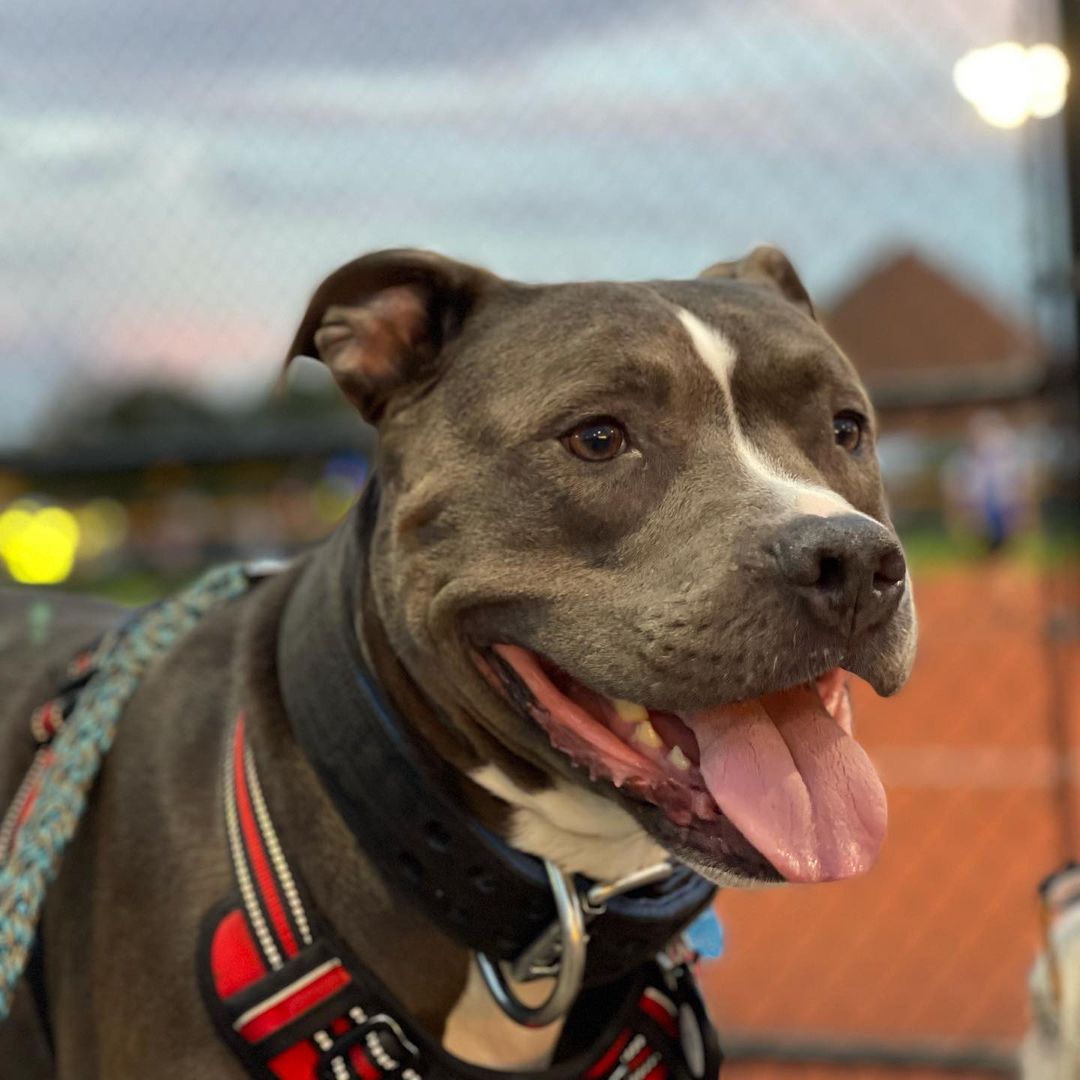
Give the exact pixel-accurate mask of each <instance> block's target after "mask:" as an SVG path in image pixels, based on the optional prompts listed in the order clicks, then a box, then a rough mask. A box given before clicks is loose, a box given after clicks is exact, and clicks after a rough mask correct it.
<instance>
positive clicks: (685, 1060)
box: [198, 715, 719, 1080]
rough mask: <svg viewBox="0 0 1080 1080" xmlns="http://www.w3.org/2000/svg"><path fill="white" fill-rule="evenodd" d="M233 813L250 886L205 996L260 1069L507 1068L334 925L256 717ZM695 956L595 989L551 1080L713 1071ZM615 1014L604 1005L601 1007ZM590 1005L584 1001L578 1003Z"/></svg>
mask: <svg viewBox="0 0 1080 1080" xmlns="http://www.w3.org/2000/svg"><path fill="white" fill-rule="evenodd" d="M223 787H224V792H225V796H224V799H225V806H224V813H225V819H226V828H227V834H228V840H229V850H230V855H231V859H232V864H233V870H234V876H235V883H236V888H237V895H236V896H235V897H234V898H232V899H231V900H229V901H227V902H225V903H224V904H222V905H221V906H220V907H219V908H218V909H215V910H214V911H212V912H211V913H210V915H209V916H208V917H207V919H206V922H205V924H204V930H203V934H202V939H201V941H200V945H199V955H198V963H199V979H200V985H201V988H202V992H203V996H204V998H205V1000H206V1002H207V1006H208V1008H209V1010H210V1013H211V1015H212V1017H213V1019H214V1022H215V1024H216V1025H217V1028H218V1030H219V1032H220V1033H221V1035H222V1036H223V1038H224V1039H225V1040H226V1041H227V1042H228V1043H229V1045H230V1046H231V1047H232V1048H233V1050H234V1051H235V1052H236V1054H237V1055H238V1057H239V1058H240V1059H241V1060H242V1061H243V1062H244V1064H245V1065H246V1067H247V1069H248V1071H249V1073H250V1075H252V1076H254V1077H261V1078H267V1080H349V1078H360V1080H377V1078H379V1077H400V1078H401V1080H437V1078H445V1080H449V1078H451V1077H453V1078H470V1077H472V1078H476V1080H492V1078H494V1077H498V1076H505V1075H506V1074H505V1073H503V1074H500V1073H497V1072H493V1071H491V1070H487V1069H482V1068H479V1067H476V1066H471V1065H468V1064H467V1063H465V1062H462V1061H458V1060H456V1059H454V1058H451V1057H450V1056H449V1055H448V1054H446V1053H445V1051H443V1050H442V1048H441V1047H440V1046H438V1045H437V1044H433V1043H432V1041H431V1040H430V1039H428V1037H427V1036H426V1035H425V1033H424V1032H422V1031H421V1030H419V1029H417V1028H416V1027H415V1026H414V1025H413V1024H412V1023H411V1022H410V1021H409V1019H408V1014H407V1013H406V1012H405V1010H404V1009H403V1008H402V1007H401V1006H400V1004H399V1003H398V1002H396V1001H395V1000H394V999H393V996H392V995H391V994H390V993H389V992H388V991H387V990H386V988H385V987H384V986H383V985H382V984H381V983H380V982H379V980H377V979H376V978H375V977H374V976H373V975H372V973H371V972H370V971H368V970H366V969H365V968H363V966H362V965H360V964H359V962H358V961H357V959H356V957H354V956H353V955H352V954H351V952H350V951H349V950H348V949H347V948H346V947H345V946H344V944H343V943H342V942H340V941H339V940H337V938H336V935H334V934H333V932H332V930H330V928H329V927H326V926H324V925H322V924H321V922H320V920H319V919H318V917H317V915H316V914H315V913H314V912H312V911H311V909H310V907H309V905H308V903H307V902H306V901H305V899H304V891H303V887H302V885H301V883H299V882H298V881H297V880H296V878H295V876H294V875H293V872H292V871H291V869H290V867H289V864H288V860H287V859H286V857H285V854H284V852H283V851H282V848H281V844H280V841H279V840H278V837H277V833H276V831H275V829H274V824H273V821H272V820H271V818H270V813H269V810H268V808H267V806H266V802H265V800H264V798H263V794H262V790H261V788H260V785H259V777H258V771H257V769H256V766H255V761H254V758H253V756H252V752H251V748H250V746H249V744H248V743H247V741H246V739H245V736H244V718H243V716H242V715H241V716H239V717H237V719H236V722H235V726H234V729H233V735H232V740H231V746H230V750H229V753H228V755H227V757H226V762H225V778H224V785H223ZM685 959H686V958H685V957H684V956H679V957H677V958H676V957H675V956H674V955H673V956H667V955H665V956H663V957H660V958H658V959H657V960H655V961H653V962H652V963H649V964H646V965H643V966H642V968H641V969H640V970H639V971H637V972H635V973H633V975H632V976H631V977H629V978H624V979H622V980H620V981H618V982H617V983H616V984H615V985H612V986H608V987H605V988H602V989H601V990H600V991H593V992H592V996H591V997H590V996H589V992H586V995H585V998H584V1000H583V1001H581V1002H580V1003H579V1006H578V1008H579V1009H584V1010H585V1011H586V1012H591V1013H594V1014H595V1013H597V1012H599V1014H600V1015H601V1016H602V1017H603V1019H602V1020H601V1021H600V1023H597V1022H596V1019H595V1016H582V1017H575V1016H574V1015H571V1017H570V1018H569V1020H568V1025H567V1027H568V1030H569V1031H571V1032H573V1031H575V1029H577V1031H578V1032H580V1029H581V1028H582V1026H583V1025H587V1026H589V1027H592V1028H593V1029H594V1032H593V1034H592V1037H591V1038H590V1039H588V1045H587V1046H586V1047H585V1048H584V1049H583V1050H580V1051H578V1052H576V1053H574V1054H573V1055H572V1056H571V1057H570V1058H568V1059H566V1060H564V1061H561V1062H559V1063H558V1064H556V1065H555V1066H553V1067H552V1068H550V1069H547V1070H544V1071H542V1072H537V1073H535V1074H519V1075H522V1076H524V1075H535V1076H536V1077H538V1078H539V1077H543V1078H544V1080H571V1078H586V1080H701V1078H703V1077H710V1078H711V1077H714V1076H716V1075H717V1072H718V1069H719V1051H718V1048H717V1046H716V1041H715V1036H714V1034H713V1032H712V1030H711V1027H710V1026H709V1023H708V1019H707V1017H706V1015H705V1011H704V1008H703V1006H702V1003H701V1000H700V998H699V996H698V994H697V991H696V988H695V987H694V982H693V978H692V975H691V974H690V971H689V968H688V967H687V965H686V963H685ZM601 1010H602V1011H601ZM575 1011H577V1010H575Z"/></svg>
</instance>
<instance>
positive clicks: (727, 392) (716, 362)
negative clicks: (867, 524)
mask: <svg viewBox="0 0 1080 1080" xmlns="http://www.w3.org/2000/svg"><path fill="white" fill-rule="evenodd" d="M678 316H679V322H681V323H682V325H683V328H684V329H685V330H686V333H687V334H688V335H689V337H690V342H691V344H692V345H693V346H694V351H695V352H696V353H697V354H698V356H699V357H700V359H701V361H702V362H703V363H704V365H705V366H706V367H707V368H708V369H709V371H710V372H711V373H712V375H713V377H714V378H715V379H716V381H717V383H718V384H719V386H720V389H721V390H722V391H723V394H724V400H725V401H726V403H727V407H728V416H729V417H730V420H731V434H732V438H733V439H734V442H735V452H736V454H737V455H738V457H739V460H740V461H741V462H742V464H743V466H744V467H745V468H746V470H747V472H748V473H750V475H751V476H752V477H754V478H755V479H756V480H758V481H760V482H762V483H764V484H765V485H766V486H767V487H769V488H771V489H772V490H773V491H775V492H776V493H777V494H779V495H780V496H781V497H782V499H783V501H785V502H786V503H788V504H789V505H790V506H791V507H792V508H793V509H794V510H796V511H797V512H798V513H800V514H815V515H817V516H818V517H834V516H836V515H838V514H858V515H860V516H861V517H869V515H868V514H863V513H862V512H861V511H859V510H856V509H855V507H853V506H852V505H851V503H849V502H848V501H847V499H845V498H844V497H843V496H842V495H840V494H838V493H837V492H835V491H833V490H832V489H831V488H827V487H824V486H822V485H821V484H811V483H808V482H807V481H805V480H800V479H798V478H797V477H795V476H792V475H791V474H790V473H788V472H786V471H785V470H784V468H783V466H782V465H780V464H779V462H776V461H772V460H770V459H769V458H768V457H766V456H765V455H764V454H762V453H761V452H760V451H759V450H758V449H757V448H756V447H755V446H754V445H753V444H752V443H751V442H750V440H749V439H747V437H746V435H745V433H744V432H743V430H742V428H741V427H740V426H739V417H738V414H737V413H736V412H735V399H734V397H733V396H732V393H731V375H732V372H733V371H734V370H735V362H736V360H737V359H738V353H737V352H736V351H735V346H734V345H733V344H732V342H731V341H729V340H728V338H726V337H725V336H724V335H723V334H722V333H721V332H720V331H719V330H717V329H715V327H712V326H709V325H708V324H707V323H704V322H702V321H701V319H699V318H698V317H697V316H696V315H695V314H693V312H690V311H687V310H686V309H685V308H679V309H678Z"/></svg>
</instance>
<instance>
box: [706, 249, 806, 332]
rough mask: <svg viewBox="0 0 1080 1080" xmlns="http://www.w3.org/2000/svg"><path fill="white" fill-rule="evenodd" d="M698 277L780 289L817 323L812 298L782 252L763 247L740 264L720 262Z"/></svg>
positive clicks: (779, 290) (781, 292) (783, 294)
mask: <svg viewBox="0 0 1080 1080" xmlns="http://www.w3.org/2000/svg"><path fill="white" fill-rule="evenodd" d="M698 277H703V278H738V279H741V280H743V281H749V282H752V283H754V284H755V285H767V286H768V287H769V288H771V289H776V290H777V292H779V293H780V294H781V295H782V296H784V297H786V298H787V299H788V300H790V301H791V302H792V303H793V304H794V305H795V306H796V307H798V308H800V309H801V310H802V311H804V312H805V313H806V314H807V315H809V316H810V318H812V319H816V318H817V315H816V314H815V313H814V305H813V304H812V303H811V301H810V294H809V293H808V292H807V291H806V287H805V286H804V285H803V283H802V282H801V281H800V280H799V275H798V274H797V273H796V272H795V267H794V266H792V265H791V260H790V259H789V258H788V257H787V256H786V255H785V254H784V253H783V252H782V251H781V250H780V249H779V248H774V247H768V246H765V245H763V246H762V247H756V248H754V250H753V251H751V252H750V254H749V255H747V256H745V257H744V258H742V259H739V260H738V262H719V263H714V264H713V265H712V266H710V267H708V268H707V269H705V270H702V271H701V273H700V274H698Z"/></svg>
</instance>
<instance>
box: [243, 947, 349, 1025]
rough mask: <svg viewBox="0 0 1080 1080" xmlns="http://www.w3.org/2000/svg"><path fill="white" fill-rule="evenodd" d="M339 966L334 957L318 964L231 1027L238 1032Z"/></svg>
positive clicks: (266, 999) (252, 1008)
mask: <svg viewBox="0 0 1080 1080" xmlns="http://www.w3.org/2000/svg"><path fill="white" fill-rule="evenodd" d="M341 966H342V965H341V961H340V960H339V959H338V958H337V957H336V956H335V957H334V959H333V960H327V961H326V963H325V964H320V965H319V966H318V967H316V968H312V969H311V971H309V972H308V973H307V974H306V975H303V976H301V977H300V978H299V979H297V980H296V982H292V983H289V985H288V986H286V987H285V989H284V990H279V991H278V992H277V993H276V994H271V995H270V997H268V998H264V999H263V1000H262V1001H260V1002H259V1004H258V1005H253V1006H252V1007H251V1008H250V1009H248V1011H247V1012H246V1013H244V1014H243V1015H241V1016H239V1017H237V1019H236V1020H234V1021H233V1027H234V1028H235V1029H236V1030H237V1031H239V1030H240V1029H241V1028H242V1027H244V1026H245V1025H247V1024H249V1023H250V1022H251V1021H252V1020H254V1019H255V1018H256V1017H259V1016H262V1014H263V1013H264V1012H266V1011H267V1009H272V1008H273V1007H274V1006H275V1005H278V1004H280V1003H281V1002H282V1001H284V1000H285V999H286V998H289V997H292V995H293V994H295V993H296V992H297V991H298V990H303V989H304V987H305V986H308V985H310V984H311V983H313V982H314V981H315V980H316V979H321V978H322V977H323V975H325V974H326V973H327V972H328V971H333V970H334V969H335V968H339V967H341Z"/></svg>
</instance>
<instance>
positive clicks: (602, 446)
mask: <svg viewBox="0 0 1080 1080" xmlns="http://www.w3.org/2000/svg"><path fill="white" fill-rule="evenodd" d="M562 443H563V445H564V446H565V447H566V449H567V450H569V451H570V453H571V454H573V455H574V457H579V458H581V460H582V461H611V460H612V458H617V457H618V456H619V455H620V454H621V453H622V452H623V451H624V450H625V449H626V429H625V428H624V427H623V426H622V424H620V423H619V422H618V421H617V420H612V419H611V417H610V416H601V417H597V418H596V419H594V420H586V421H585V423H583V424H578V426H577V427H576V428H572V429H571V430H570V431H568V432H567V433H566V434H565V435H564V436H563V437H562Z"/></svg>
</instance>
